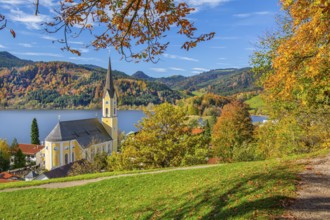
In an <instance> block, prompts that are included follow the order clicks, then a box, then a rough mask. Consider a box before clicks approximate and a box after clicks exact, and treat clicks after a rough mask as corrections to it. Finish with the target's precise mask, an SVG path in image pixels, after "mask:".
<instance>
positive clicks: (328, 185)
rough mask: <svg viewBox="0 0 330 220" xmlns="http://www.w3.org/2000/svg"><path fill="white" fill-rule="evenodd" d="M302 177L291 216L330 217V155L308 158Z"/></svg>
mask: <svg viewBox="0 0 330 220" xmlns="http://www.w3.org/2000/svg"><path fill="white" fill-rule="evenodd" d="M300 178H301V181H300V184H299V185H298V197H297V199H296V200H295V201H294V203H293V205H292V206H291V208H290V213H289V216H290V217H289V218H291V219H299V220H300V219H302V220H303V219H313V220H314V219H322V220H323V219H330V155H328V156H326V157H324V158H314V159H310V160H308V165H307V167H306V170H305V171H304V172H303V173H301V175H300Z"/></svg>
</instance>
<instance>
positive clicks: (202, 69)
mask: <svg viewBox="0 0 330 220" xmlns="http://www.w3.org/2000/svg"><path fill="white" fill-rule="evenodd" d="M192 69H193V70H194V71H197V72H207V71H209V69H205V68H201V67H195V68H192Z"/></svg>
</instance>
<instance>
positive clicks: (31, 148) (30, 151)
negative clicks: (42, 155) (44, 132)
mask: <svg viewBox="0 0 330 220" xmlns="http://www.w3.org/2000/svg"><path fill="white" fill-rule="evenodd" d="M18 147H19V149H21V151H22V153H23V154H25V155H35V154H36V153H38V152H39V151H41V150H42V149H43V148H44V146H41V145H36V144H18Z"/></svg>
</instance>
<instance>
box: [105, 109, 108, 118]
mask: <svg viewBox="0 0 330 220" xmlns="http://www.w3.org/2000/svg"><path fill="white" fill-rule="evenodd" d="M105 115H106V116H109V109H108V108H106V109H105Z"/></svg>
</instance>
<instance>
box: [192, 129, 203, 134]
mask: <svg viewBox="0 0 330 220" xmlns="http://www.w3.org/2000/svg"><path fill="white" fill-rule="evenodd" d="M203 132H204V130H203V129H201V128H193V129H192V130H191V133H192V134H201V133H203Z"/></svg>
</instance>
